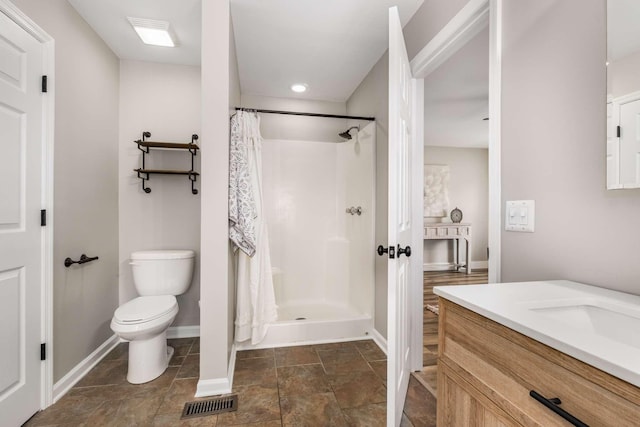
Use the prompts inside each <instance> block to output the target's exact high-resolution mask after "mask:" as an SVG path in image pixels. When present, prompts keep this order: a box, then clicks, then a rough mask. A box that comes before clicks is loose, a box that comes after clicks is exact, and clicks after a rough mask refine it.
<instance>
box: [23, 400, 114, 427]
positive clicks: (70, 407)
mask: <svg viewBox="0 0 640 427" xmlns="http://www.w3.org/2000/svg"><path fill="white" fill-rule="evenodd" d="M102 402H103V400H102V399H99V398H95V397H93V398H92V397H85V396H68V395H67V396H64V397H63V398H62V399H60V400H59V401H58V402H57V403H56V404H54V405H52V406H50V407H49V408H47V409H46V410H44V411H42V412H39V413H38V414H36V416H34V417H33V418H31V420H30V421H29V423H28V424H27V425H28V426H29V427H34V426H53V425H59V424H73V423H76V424H78V425H79V424H82V423H84V422H86V420H87V419H88V418H89V416H90V415H91V414H92V413H93V411H95V410H96V409H98V407H99V406H100V405H101V404H102Z"/></svg>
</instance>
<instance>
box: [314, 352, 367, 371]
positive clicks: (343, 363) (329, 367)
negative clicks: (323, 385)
mask: <svg viewBox="0 0 640 427" xmlns="http://www.w3.org/2000/svg"><path fill="white" fill-rule="evenodd" d="M321 358H322V356H321ZM322 366H323V367H324V371H325V372H326V374H327V375H343V374H349V373H352V372H371V371H372V368H370V367H369V364H368V363H367V361H366V360H364V358H363V357H362V356H361V355H360V354H359V353H358V354H357V357H352V358H345V359H341V358H332V359H330V360H329V361H327V362H325V361H324V359H323V360H322Z"/></svg>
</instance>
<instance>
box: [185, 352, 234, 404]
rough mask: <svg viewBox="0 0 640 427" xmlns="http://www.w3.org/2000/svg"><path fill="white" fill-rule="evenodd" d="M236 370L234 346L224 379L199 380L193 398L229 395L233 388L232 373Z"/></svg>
mask: <svg viewBox="0 0 640 427" xmlns="http://www.w3.org/2000/svg"><path fill="white" fill-rule="evenodd" d="M235 368H236V345H235V344H233V346H232V347H231V354H230V355H229V369H228V371H227V377H226V378H213V379H210V380H199V381H198V386H197V388H196V395H195V397H206V396H216V395H219V394H227V393H231V388H232V386H233V372H234V370H235Z"/></svg>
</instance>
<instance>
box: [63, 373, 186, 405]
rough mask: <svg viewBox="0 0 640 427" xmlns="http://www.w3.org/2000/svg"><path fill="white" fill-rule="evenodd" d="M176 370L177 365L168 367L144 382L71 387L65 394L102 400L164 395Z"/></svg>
mask: <svg viewBox="0 0 640 427" xmlns="http://www.w3.org/2000/svg"><path fill="white" fill-rule="evenodd" d="M177 372H178V368H177V367H169V368H167V370H166V371H164V373H163V374H162V375H160V376H159V377H158V378H156V379H155V380H153V381H150V382H148V383H144V384H129V383H125V384H118V385H107V386H93V387H73V388H72V389H71V390H70V391H69V393H67V396H70V397H72V396H78V397H85V398H95V399H100V400H101V401H104V400H121V399H134V398H138V397H151V396H155V395H160V396H164V395H165V393H166V392H167V391H168V390H169V387H170V386H171V383H172V381H173V379H174V378H175V376H176V373H177Z"/></svg>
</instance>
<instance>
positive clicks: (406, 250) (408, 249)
mask: <svg viewBox="0 0 640 427" xmlns="http://www.w3.org/2000/svg"><path fill="white" fill-rule="evenodd" d="M402 254H405V255H406V256H407V258H409V257H410V256H411V246H407V247H406V248H404V249H402V247H401V246H400V245H398V257H400V255H402Z"/></svg>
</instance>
